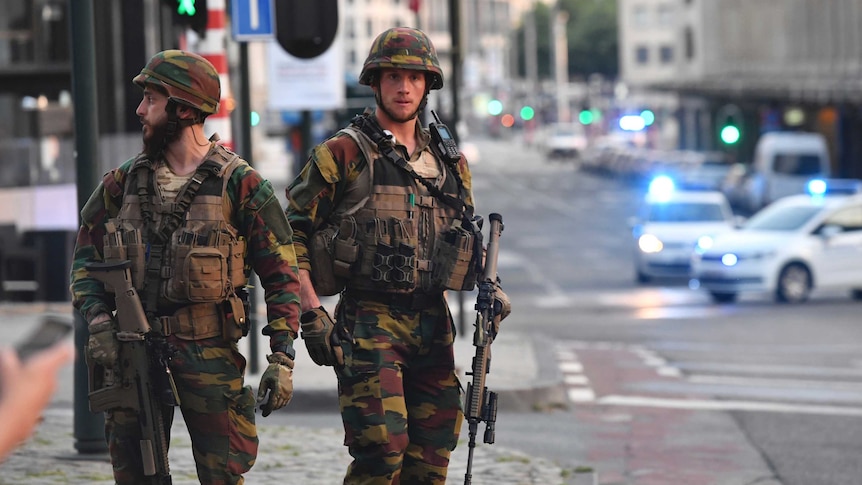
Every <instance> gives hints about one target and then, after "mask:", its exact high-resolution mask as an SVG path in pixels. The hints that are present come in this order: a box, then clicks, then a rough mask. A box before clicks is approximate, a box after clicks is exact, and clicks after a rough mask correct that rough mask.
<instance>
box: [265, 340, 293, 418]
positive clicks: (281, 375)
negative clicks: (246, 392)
mask: <svg viewBox="0 0 862 485" xmlns="http://www.w3.org/2000/svg"><path fill="white" fill-rule="evenodd" d="M266 360H267V361H268V362H269V366H267V368H266V370H265V371H263V375H262V376H261V377H260V387H259V388H258V391H257V402H259V403H261V406H260V409H261V411H263V413H262V414H263V417H267V416H269V415H270V413H272V412H273V411H275V410H276V409H281V408H283V407H284V406H286V405H287V403H289V402H290V399H291V398H292V397H293V359H291V358H290V357H288V356H287V355H285V354H283V353H281V352H275V353H273V354H272V355H267V356H266ZM267 394H269V396H268V397H267Z"/></svg>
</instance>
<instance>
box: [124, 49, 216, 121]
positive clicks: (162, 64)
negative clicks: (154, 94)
mask: <svg viewBox="0 0 862 485" xmlns="http://www.w3.org/2000/svg"><path fill="white" fill-rule="evenodd" d="M132 82H134V83H135V84H137V85H138V86H140V87H142V88H143V87H144V85H145V84H148V83H150V84H155V85H157V86H161V87H162V88H164V89H165V90H167V92H168V98H170V99H172V100H174V101H176V102H178V103H181V104H184V105H187V106H191V107H193V108H197V109H199V110H201V111H202V112H203V113H205V114H214V113H216V112H217V111H218V103H219V98H220V97H221V85H220V83H219V77H218V72H216V69H215V67H214V66H213V65H212V64H211V63H210V62H209V61H208V60H206V59H204V58H203V57H201V56H199V55H197V54H195V53H193V52H186V51H181V50H166V51H162V52H159V53H158V54H156V55H154V56H153V57H152V58H151V59H150V62H148V63H147V65H146V66H144V68H143V69H141V73H140V74H138V75H137V76H135V78H134V79H132Z"/></svg>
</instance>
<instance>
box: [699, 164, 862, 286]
mask: <svg viewBox="0 0 862 485" xmlns="http://www.w3.org/2000/svg"><path fill="white" fill-rule="evenodd" d="M812 185H814V186H815V188H816V190H814V191H813V192H811V193H814V194H816V195H805V194H803V195H792V196H787V197H783V198H781V199H779V200H777V201H775V202H773V203H772V204H770V205H768V206H767V207H765V208H764V209H762V210H761V211H759V212H757V213H756V214H754V215H753V216H752V217H751V218H750V219H749V220H748V221H747V222H746V224H745V225H744V226H743V227H742V228H741V229H739V230H737V231H733V232H730V233H726V234H722V235H719V236H717V237H716V238H715V239H714V240H713V241H712V245H711V247H706V248H700V247H699V248H698V249H697V250H696V251H695V253H694V256H693V257H692V276H693V280H692V281H691V286H692V288H701V289H703V290H706V291H708V292H709V293H710V295H712V298H713V300H714V301H716V302H732V301H734V300H736V298H737V295H738V294H739V293H742V292H770V293H772V294H774V296H775V298H776V300H777V301H780V302H802V301H805V300H806V299H808V297H809V295H810V293H811V291H812V289H813V288H847V289H850V290H852V294H853V297H854V298H856V299H862V195H860V194H855V195H852V194H834V195H833V194H829V193H825V194H824V189H825V187H826V186H825V184H824V182H823V181H817V182H813V183H812Z"/></svg>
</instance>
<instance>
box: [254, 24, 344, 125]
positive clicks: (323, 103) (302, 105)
mask: <svg viewBox="0 0 862 485" xmlns="http://www.w3.org/2000/svg"><path fill="white" fill-rule="evenodd" d="M267 51H268V52H267V58H268V59H267V60H268V62H267V64H268V68H269V107H270V108H271V109H273V110H286V111H302V110H331V109H339V108H343V107H344V95H345V93H344V91H345V84H344V50H343V48H342V43H341V36H340V35H337V36H336V37H335V40H334V41H333V43H332V45H331V46H330V47H329V49H327V50H326V52H324V53H323V54H321V55H319V56H317V57H314V58H312V59H300V58H298V57H294V56H292V55H290V54H288V53H287V52H285V50H284V49H283V48H282V47H281V45H279V44H278V42H277V41H275V40H273V41H271V42H269V45H268V46H267Z"/></svg>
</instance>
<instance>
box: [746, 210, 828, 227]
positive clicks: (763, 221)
mask: <svg viewBox="0 0 862 485" xmlns="http://www.w3.org/2000/svg"><path fill="white" fill-rule="evenodd" d="M822 209H823V208H822V207H817V206H801V205H795V206H772V207H767V208H766V209H763V210H762V211H760V212H759V213H757V214H755V215H753V216H752V217H751V219H749V220H748V222H747V223H746V224H745V229H755V230H760V231H795V230H796V229H799V228H800V227H802V225H803V224H805V223H806V222H808V221H809V220H811V218H812V217H814V215H815V214H817V213H818V212H820V211H821V210H822Z"/></svg>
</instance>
